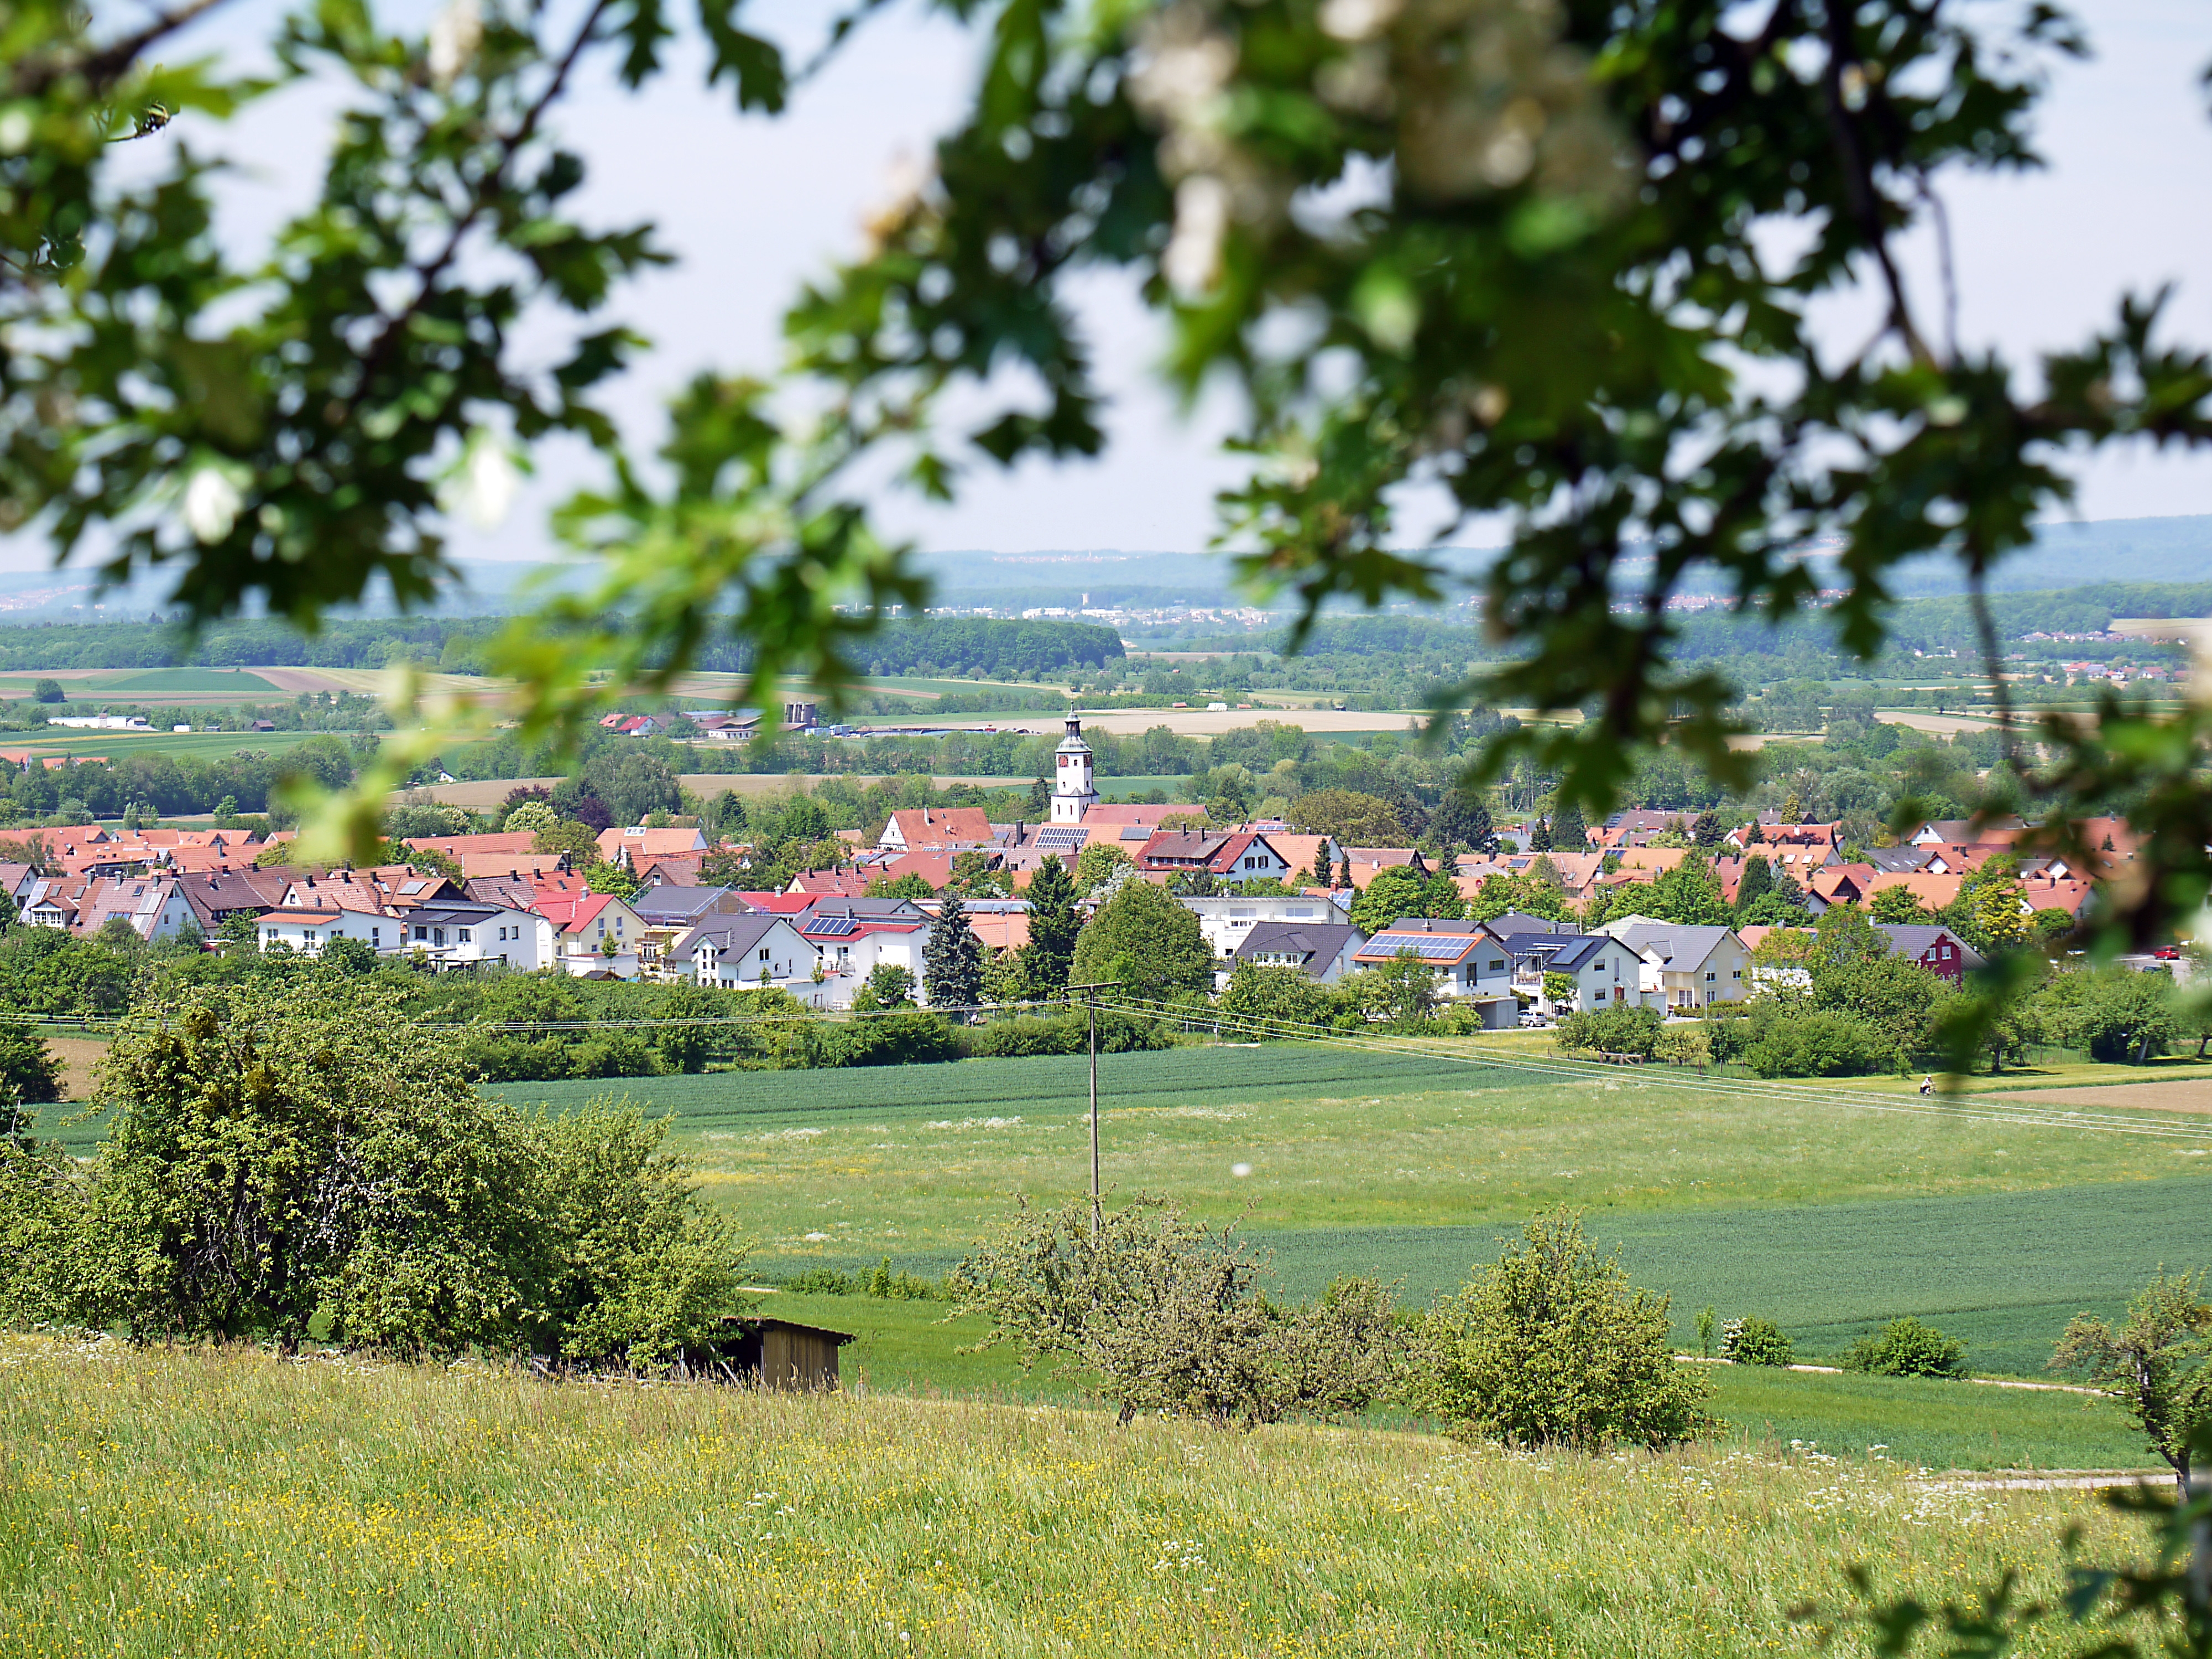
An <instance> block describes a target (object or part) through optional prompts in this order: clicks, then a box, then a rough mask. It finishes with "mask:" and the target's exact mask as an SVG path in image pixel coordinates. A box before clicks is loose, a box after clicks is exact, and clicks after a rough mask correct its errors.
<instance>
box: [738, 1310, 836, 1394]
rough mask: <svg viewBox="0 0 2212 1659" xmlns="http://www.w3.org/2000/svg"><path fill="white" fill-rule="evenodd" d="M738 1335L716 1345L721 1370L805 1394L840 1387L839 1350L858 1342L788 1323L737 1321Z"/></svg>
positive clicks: (741, 1378) (769, 1386)
mask: <svg viewBox="0 0 2212 1659" xmlns="http://www.w3.org/2000/svg"><path fill="white" fill-rule="evenodd" d="M735 1323H736V1324H737V1326H738V1329H737V1331H736V1332H735V1333H734V1334H732V1336H730V1337H729V1338H728V1339H727V1340H724V1341H720V1342H717V1343H716V1344H715V1345H714V1353H715V1358H716V1360H717V1361H718V1362H719V1364H717V1366H716V1369H718V1370H722V1371H723V1372H724V1373H725V1374H726V1375H727V1374H730V1373H735V1376H736V1377H737V1380H738V1381H741V1382H747V1383H755V1384H757V1386H759V1387H761V1388H763V1389H794V1390H802V1391H811V1390H815V1389H834V1388H836V1386H837V1350H838V1349H840V1348H842V1347H843V1346H845V1345H846V1344H847V1343H848V1342H850V1341H852V1340H854V1339H853V1337H852V1336H850V1335H849V1334H847V1333H846V1332H843V1331H831V1330H824V1329H823V1328H822V1327H821V1326H819V1325H798V1324H793V1322H791V1321H790V1320H788V1319H745V1320H740V1321H737V1322H735Z"/></svg>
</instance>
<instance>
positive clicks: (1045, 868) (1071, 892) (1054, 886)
mask: <svg viewBox="0 0 2212 1659" xmlns="http://www.w3.org/2000/svg"><path fill="white" fill-rule="evenodd" d="M1029 898H1030V951H1031V963H1032V969H1033V972H1034V974H1035V975H1036V989H1037V990H1039V991H1042V992H1054V991H1058V990H1060V988H1061V987H1064V986H1065V985H1066V983H1067V969H1068V964H1069V963H1072V962H1073V961H1074V959H1075V936H1076V935H1077V934H1078V933H1081V932H1082V931H1083V918H1082V917H1081V916H1079V915H1077V914H1076V910H1075V880H1074V878H1073V877H1072V876H1070V875H1069V874H1068V873H1067V866H1066V865H1064V864H1062V863H1061V862H1060V858H1059V855H1058V854H1052V853H1048V854H1045V857H1044V862H1042V864H1040V865H1038V866H1037V872H1036V875H1034V876H1032V877H1031V878H1030V889H1029Z"/></svg>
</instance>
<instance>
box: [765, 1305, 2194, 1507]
mask: <svg viewBox="0 0 2212 1659" xmlns="http://www.w3.org/2000/svg"><path fill="white" fill-rule="evenodd" d="M762 1311H763V1312H764V1313H769V1314H773V1315H775V1316H776V1317H778V1318H781V1319H792V1320H796V1321H799V1322H801V1323H804V1324H810V1325H824V1326H827V1327H829V1328H830V1329H831V1330H836V1331H843V1332H845V1333H846V1334H848V1335H851V1336H853V1337H854V1338H855V1339H856V1340H854V1342H853V1343H852V1344H851V1345H849V1346H848V1347H847V1348H846V1349H845V1350H844V1353H843V1356H842V1364H843V1370H844V1375H845V1376H846V1377H848V1379H851V1380H853V1381H854V1382H855V1383H860V1384H864V1385H866V1386H869V1387H872V1388H876V1389H891V1390H894V1391H896V1392H899V1393H904V1394H912V1395H921V1396H924V1397H927V1396H930V1395H968V1396H973V1397H978V1398H983V1399H993V1400H1000V1401H1009V1402H1022V1403H1030V1402H1045V1403H1057V1404H1062V1405H1073V1404H1077V1403H1080V1402H1081V1401H1083V1400H1084V1399H1085V1394H1084V1391H1083V1389H1082V1387H1081V1382H1080V1379H1079V1378H1073V1377H1067V1376H1061V1375H1060V1373H1059V1372H1057V1371H1056V1370H1054V1369H1053V1368H1052V1367H1050V1366H1048V1365H1042V1364H1040V1365H1039V1366H1037V1367H1036V1369H1035V1370H1031V1371H1029V1372H1026V1373H1025V1372H1024V1371H1023V1370H1022V1369H1021V1366H1020V1364H1018V1362H1017V1360H1016V1358H1015V1357H1014V1355H1013V1353H1012V1350H1011V1349H1009V1348H1007V1347H1005V1346H1000V1347H995V1348H991V1349H988V1350H986V1351H985V1352H981V1353H972V1352H963V1349H966V1348H972V1347H973V1346H975V1343H976V1342H977V1341H978V1340H979V1339H981V1337H982V1336H983V1334H985V1331H986V1327H985V1326H984V1325H983V1323H982V1322H981V1320H979V1319H976V1318H975V1317H973V1316H969V1317H965V1318H960V1319H954V1318H952V1317H951V1316H950V1314H949V1312H948V1310H947V1309H946V1307H945V1304H943V1303H941V1302H893V1301H886V1300H884V1299H882V1298H880V1297H870V1296H798V1295H793V1294H792V1293H790V1292H788V1291H776V1292H773V1293H771V1294H769V1295H766V1296H763V1298H762ZM1692 1346H1694V1345H1692ZM1708 1374H1709V1375H1710V1376H1711V1378H1712V1380H1713V1383H1714V1389H1715V1394H1714V1399H1713V1404H1712V1410H1713V1412H1714V1413H1715V1414H1716V1415H1717V1416H1719V1417H1721V1418H1723V1419H1726V1420H1727V1422H1728V1424H1729V1436H1728V1439H1729V1442H1730V1443H1735V1444H1739V1445H1742V1446H1745V1447H1747V1448H1751V1449H1764V1450H1770V1451H1771V1450H1773V1449H1778V1448H1782V1447H1786V1446H1788V1445H1789V1444H1790V1442H1791V1441H1793V1440H1795V1441H1799V1442H1802V1443H1805V1444H1807V1445H1808V1446H1809V1445H1817V1446H1818V1447H1819V1448H1820V1449H1821V1450H1823V1451H1827V1452H1832V1453H1836V1454H1838V1455H1850V1456H1859V1455H1866V1454H1868V1453H1869V1449H1872V1448H1880V1449H1881V1450H1883V1451H1886V1452H1887V1453H1888V1455H1890V1456H1891V1457H1893V1458H1894V1459H1896V1460H1897V1461H1899V1462H1905V1463H1911V1464H1917V1465H1919V1466H1921V1467H1923V1468H1936V1469H1948V1468H1960V1469H1978V1468H2041V1469H2053V1468H2061V1469H2106V1468H2137V1467H2140V1466H2143V1465H2146V1464H2150V1463H2154V1462H2156V1459H2154V1458H2153V1457H2152V1456H2151V1455H2150V1454H2149V1453H2148V1452H2147V1451H2146V1450H2145V1449H2144V1447H2143V1443H2142V1437H2141V1436H2140V1435H2138V1434H2137V1433H2136V1431H2135V1429H2134V1428H2133V1427H2132V1426H2131V1425H2130V1424H2129V1423H2128V1421H2127V1419H2126V1417H2125V1416H2124V1414H2123V1413H2121V1411H2120V1410H2119V1408H2118V1407H2117V1406H2114V1405H2112V1404H2111V1403H2110V1402H2108V1401H2103V1400H2100V1399H2095V1398H2092V1397H2090V1396H2087V1395H2078V1394H2065V1393H2059V1392H2056V1391H2051V1390H2043V1389H1999V1388H1993V1387H1987V1386H1984V1385H1981V1384H1977V1383H1937V1382H1929V1381H1926V1380H1924V1379H1917V1378H1909V1377H1893V1376H1827V1375H1823V1374H1820V1373H1817V1372H1808V1371H1793V1370H1767V1369H1765V1368H1762V1367H1758V1366H1742V1365H1715V1366H1713V1367H1711V1370H1710V1371H1709V1373H1708ZM1371 1421H1372V1423H1373V1424H1374V1425H1389V1426H1398V1423H1397V1420H1396V1419H1395V1417H1394V1415H1393V1414H1391V1413H1383V1412H1377V1413H1374V1414H1373V1417H1372V1419H1371Z"/></svg>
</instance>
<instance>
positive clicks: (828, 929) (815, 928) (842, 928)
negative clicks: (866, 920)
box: [806, 916, 860, 939]
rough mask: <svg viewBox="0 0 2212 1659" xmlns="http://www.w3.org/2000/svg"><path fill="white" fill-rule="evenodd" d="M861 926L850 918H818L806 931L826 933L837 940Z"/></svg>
mask: <svg viewBox="0 0 2212 1659" xmlns="http://www.w3.org/2000/svg"><path fill="white" fill-rule="evenodd" d="M859 926H860V924H859V923H858V922H856V921H854V920H853V918H852V917H850V916H817V917H815V918H814V920H813V921H811V922H809V923H807V924H806V931H807V932H808V933H826V934H828V935H829V937H830V938H832V939H835V938H837V937H838V936H839V935H841V934H844V933H851V932H852V931H853V930H854V928H855V927H859Z"/></svg>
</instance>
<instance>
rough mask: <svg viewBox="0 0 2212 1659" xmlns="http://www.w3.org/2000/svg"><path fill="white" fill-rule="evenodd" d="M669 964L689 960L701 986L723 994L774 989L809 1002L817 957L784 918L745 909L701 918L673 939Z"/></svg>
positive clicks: (818, 958)
mask: <svg viewBox="0 0 2212 1659" xmlns="http://www.w3.org/2000/svg"><path fill="white" fill-rule="evenodd" d="M667 960H668V962H669V963H670V965H671V968H672V967H673V966H674V964H676V963H679V962H689V963H690V964H691V976H692V978H694V979H695V980H696V981H698V982H699V983H700V984H702V985H714V986H719V987H721V988H722V989H723V990H726V991H750V990H757V989H758V988H759V987H761V986H763V985H764V984H765V985H773V986H776V987H780V988H781V989H783V990H787V991H790V992H793V993H794V994H797V995H798V996H799V997H800V998H802V999H805V1000H811V999H812V996H813V994H814V992H815V989H816V987H815V984H814V964H815V963H816V962H817V961H818V960H820V957H818V955H817V952H816V951H815V949H814V947H813V946H812V945H810V944H808V943H807V942H806V941H805V939H801V938H800V937H799V930H798V929H797V928H795V927H793V926H792V925H791V922H790V920H789V919H788V918H787V917H784V916H773V915H765V914H763V913H762V912H759V911H749V912H746V913H745V914H744V915H708V916H704V917H702V918H701V919H700V920H699V921H697V922H696V923H694V924H693V925H692V926H691V927H689V928H687V929H685V930H684V932H683V933H679V934H678V935H677V936H676V938H675V939H674V940H673V941H672V942H671V944H670V945H669V947H668V957H667Z"/></svg>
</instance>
